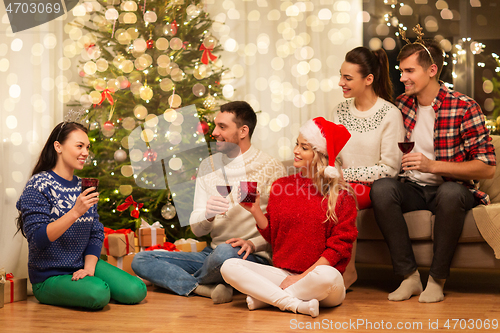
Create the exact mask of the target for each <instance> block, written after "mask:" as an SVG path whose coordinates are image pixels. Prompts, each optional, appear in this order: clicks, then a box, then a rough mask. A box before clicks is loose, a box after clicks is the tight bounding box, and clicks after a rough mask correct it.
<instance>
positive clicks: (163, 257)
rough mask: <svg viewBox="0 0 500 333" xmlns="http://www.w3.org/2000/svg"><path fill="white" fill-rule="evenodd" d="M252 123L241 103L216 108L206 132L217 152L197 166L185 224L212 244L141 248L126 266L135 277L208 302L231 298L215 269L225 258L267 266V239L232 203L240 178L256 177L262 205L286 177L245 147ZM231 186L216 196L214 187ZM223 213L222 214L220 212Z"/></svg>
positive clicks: (270, 160) (265, 157)
mask: <svg viewBox="0 0 500 333" xmlns="http://www.w3.org/2000/svg"><path fill="white" fill-rule="evenodd" d="M256 124H257V116H256V115H255V112H254V110H253V109H252V107H251V106H250V105H249V104H248V103H246V102H243V101H236V102H230V103H227V104H224V105H222V106H221V109H220V113H219V114H218V115H217V117H216V119H215V129H214V131H213V133H212V135H213V137H215V139H216V140H217V144H216V145H217V150H218V151H219V153H217V154H214V155H213V156H211V157H209V158H207V159H206V160H204V161H203V162H202V163H201V164H200V167H199V170H198V176H197V179H196V190H195V198H194V207H193V212H192V213H191V217H190V221H189V222H190V225H191V229H192V231H193V233H194V234H195V235H196V236H198V237H200V236H204V235H207V234H210V236H211V238H212V243H211V246H210V247H206V248H205V249H204V250H203V251H202V252H198V253H196V252H165V251H147V252H140V253H137V254H136V255H135V258H134V261H133V263H132V269H133V270H134V271H135V272H136V273H137V275H139V276H140V277H142V278H144V279H147V280H149V281H151V282H152V283H154V284H155V285H157V286H160V287H163V288H166V289H169V290H171V291H173V292H175V293H177V294H178V295H184V296H188V295H190V294H191V293H192V292H194V293H195V294H198V295H201V296H205V297H211V298H212V300H213V302H214V303H216V304H218V303H226V302H230V301H231V300H232V294H233V289H232V288H231V287H230V286H227V285H226V284H224V280H223V278H222V276H221V274H220V267H221V266H222V264H223V263H224V261H225V260H227V259H229V258H242V259H246V260H250V261H254V262H258V263H263V264H268V263H269V258H270V256H269V253H268V252H267V251H266V250H268V248H267V246H268V244H267V242H266V241H265V240H264V239H263V238H262V236H260V234H259V232H258V231H257V228H256V226H255V220H254V218H253V217H252V215H251V214H250V213H249V212H247V211H246V210H245V209H243V208H242V207H241V206H240V205H239V202H238V190H237V186H238V185H239V184H240V181H256V182H257V184H258V190H259V192H260V193H261V201H260V202H261V205H262V208H263V209H265V207H266V206H267V199H268V195H269V193H268V192H269V189H270V187H271V184H272V183H273V182H274V181H275V180H276V179H278V178H280V177H283V176H285V175H286V170H285V168H284V166H283V165H282V164H281V163H280V162H278V161H277V160H276V159H274V158H272V157H271V156H269V155H267V154H265V153H263V152H261V151H260V150H258V149H257V148H255V147H253V146H252V145H251V142H250V140H251V137H252V134H253V131H254V129H255V126H256ZM226 183H229V185H231V186H232V188H233V191H231V193H230V194H229V195H228V196H227V198H224V197H222V196H221V195H220V194H219V193H218V192H217V185H221V184H226ZM223 213H225V216H224V215H222V214H223Z"/></svg>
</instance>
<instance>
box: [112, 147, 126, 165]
mask: <svg viewBox="0 0 500 333" xmlns="http://www.w3.org/2000/svg"><path fill="white" fill-rule="evenodd" d="M113 158H114V159H115V161H117V162H124V161H125V160H126V159H127V153H126V152H125V150H123V149H118V150H117V151H115V153H114V154H113Z"/></svg>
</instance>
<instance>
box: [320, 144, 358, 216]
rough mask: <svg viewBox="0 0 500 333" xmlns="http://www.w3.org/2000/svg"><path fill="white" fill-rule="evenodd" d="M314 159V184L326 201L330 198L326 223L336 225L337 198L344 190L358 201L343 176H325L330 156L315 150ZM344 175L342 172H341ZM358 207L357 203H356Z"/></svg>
mask: <svg viewBox="0 0 500 333" xmlns="http://www.w3.org/2000/svg"><path fill="white" fill-rule="evenodd" d="M313 154H314V155H313V159H312V162H311V169H312V171H313V173H312V174H313V176H312V182H313V183H314V185H315V186H316V189H317V190H318V191H319V192H320V193H321V194H322V195H323V196H324V198H325V199H326V198H327V197H328V206H327V211H326V220H325V222H326V221H328V220H330V219H331V220H332V221H334V223H337V222H338V218H337V214H335V206H336V205H337V197H338V195H339V192H340V191H342V190H345V191H347V192H348V193H349V194H351V195H352V196H353V198H354V200H355V201H356V195H355V194H354V190H353V189H352V187H351V186H350V185H349V183H347V182H346V181H345V180H344V178H343V177H342V176H340V177H336V178H330V177H326V176H325V168H326V167H327V166H328V156H326V155H325V154H323V153H321V152H319V151H317V150H316V148H313ZM339 173H340V175H342V173H341V172H339ZM356 206H357V203H356Z"/></svg>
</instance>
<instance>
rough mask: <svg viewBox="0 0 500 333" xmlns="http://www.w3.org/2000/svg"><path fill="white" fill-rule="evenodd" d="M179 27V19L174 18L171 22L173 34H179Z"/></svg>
mask: <svg viewBox="0 0 500 333" xmlns="http://www.w3.org/2000/svg"><path fill="white" fill-rule="evenodd" d="M178 29H179V25H178V24H177V21H176V20H174V22H172V24H170V31H172V35H174V36H175V35H176V34H177V30H178Z"/></svg>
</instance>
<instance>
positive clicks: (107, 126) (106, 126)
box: [102, 120, 115, 131]
mask: <svg viewBox="0 0 500 333" xmlns="http://www.w3.org/2000/svg"><path fill="white" fill-rule="evenodd" d="M102 129H103V130H106V131H111V130H114V129H115V125H113V123H112V122H111V121H109V120H108V121H106V122H105V123H104V125H103V126H102Z"/></svg>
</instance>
